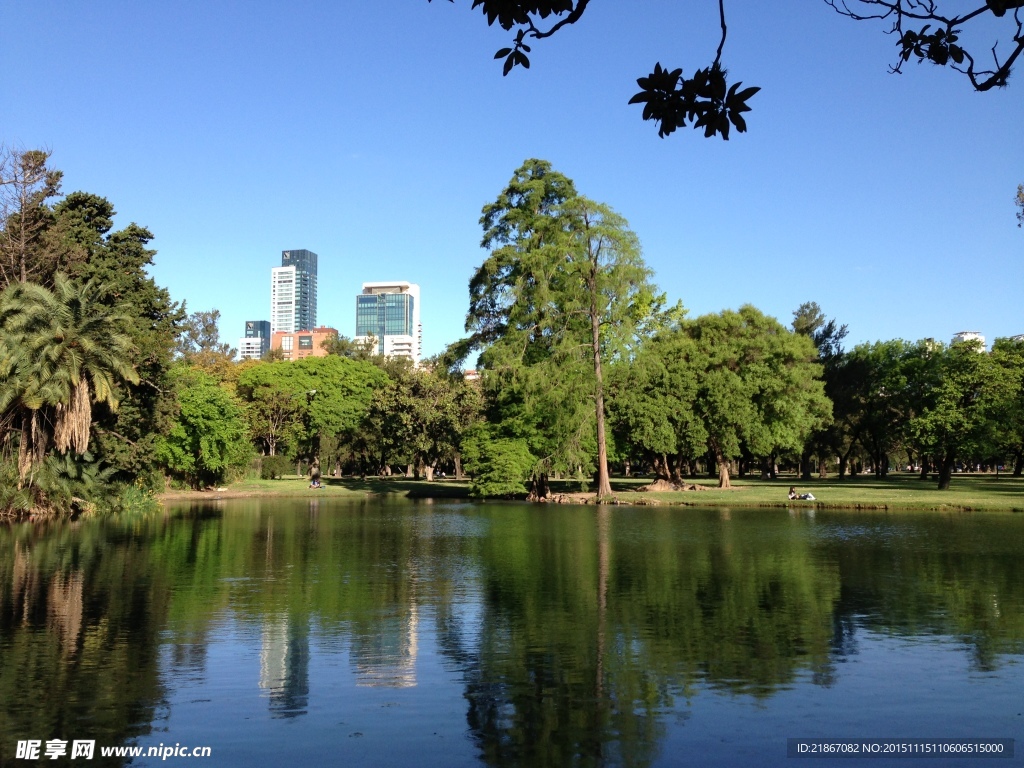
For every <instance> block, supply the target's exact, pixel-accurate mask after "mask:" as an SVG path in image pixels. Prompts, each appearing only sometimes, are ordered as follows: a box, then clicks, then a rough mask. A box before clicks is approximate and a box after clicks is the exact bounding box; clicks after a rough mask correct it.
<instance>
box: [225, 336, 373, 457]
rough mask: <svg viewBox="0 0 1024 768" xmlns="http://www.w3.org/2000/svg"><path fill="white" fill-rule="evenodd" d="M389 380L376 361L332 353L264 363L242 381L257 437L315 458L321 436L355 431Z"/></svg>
mask: <svg viewBox="0 0 1024 768" xmlns="http://www.w3.org/2000/svg"><path fill="white" fill-rule="evenodd" d="M386 381H387V376H386V374H384V372H383V371H381V370H380V369H379V368H377V367H376V366H375V365H373V364H371V363H368V362H365V361H357V360H349V359H347V358H342V357H337V356H335V355H328V356H327V357H306V358H303V359H302V360H296V361H295V362H287V361H282V362H272V363H260V364H259V365H256V366H253V367H252V368H249V369H248V370H246V371H244V372H243V373H242V374H241V375H240V376H239V378H238V385H237V386H238V395H239V397H240V398H241V399H242V401H243V402H245V403H246V404H247V405H248V407H249V409H250V410H249V418H250V426H251V428H252V430H253V437H255V438H256V439H257V440H259V441H261V442H262V443H263V447H264V448H265V449H266V451H267V453H277V452H278V451H279V447H280V445H279V444H280V443H281V442H282V441H283V442H285V444H287V445H289V447H294V448H296V449H301V450H303V451H304V453H305V455H306V456H307V457H308V458H309V459H311V460H312V459H313V458H315V457H316V444H317V441H318V439H319V437H320V436H321V435H328V436H338V435H340V436H342V437H343V438H345V439H351V438H352V437H353V436H354V435H355V433H356V432H357V431H358V430H359V429H360V427H361V425H362V422H363V419H364V418H365V416H366V413H367V412H368V410H369V407H370V401H371V399H372V397H373V393H374V391H375V390H376V389H377V388H379V387H381V386H383V385H384V384H385V382H386Z"/></svg>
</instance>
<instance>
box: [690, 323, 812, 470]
mask: <svg viewBox="0 0 1024 768" xmlns="http://www.w3.org/2000/svg"><path fill="white" fill-rule="evenodd" d="M681 332H682V333H686V334H687V335H688V336H689V337H690V338H691V339H692V340H693V342H694V346H693V350H692V353H691V357H690V364H691V365H693V366H695V368H696V378H697V382H698V389H697V394H696V397H695V399H694V404H693V410H694V413H695V414H697V415H698V417H699V418H700V419H701V421H702V424H703V428H704V430H706V433H707V449H708V450H709V451H710V452H711V454H712V455H713V456H714V459H715V462H716V463H717V464H718V472H719V487H722V488H728V487H729V485H730V482H729V465H728V462H729V460H731V459H734V458H736V457H738V456H739V455H740V453H741V447H745V448H746V449H747V450H748V451H749V452H750V453H751V454H752V455H754V456H759V457H766V458H770V457H772V456H774V455H775V453H776V452H778V451H780V450H791V451H798V450H800V448H801V447H802V446H803V444H804V441H805V440H806V439H807V437H808V435H809V434H810V433H811V432H812V431H813V430H815V429H819V428H821V427H822V426H824V425H825V424H827V423H828V421H829V420H830V419H831V403H829V401H828V398H826V397H825V393H824V388H823V386H822V382H821V380H820V376H821V366H820V365H819V364H818V363H817V362H816V361H815V359H816V355H815V350H814V346H813V344H812V343H811V341H810V340H809V339H808V338H807V337H806V336H802V335H800V334H795V333H792V332H790V331H788V330H786V329H785V328H784V327H783V326H782V325H781V324H780V323H779V322H778V321H777V320H775V319H774V318H771V317H767V316H765V315H764V314H762V313H761V312H759V311H758V310H757V309H756V308H754V307H752V306H750V305H746V306H743V307H740V309H739V311H738V312H733V311H729V310H727V311H724V312H722V313H721V314H717V315H704V316H702V317H699V318H697V319H696V320H694V321H691V322H689V323H687V324H685V325H684V326H683V328H682V329H681Z"/></svg>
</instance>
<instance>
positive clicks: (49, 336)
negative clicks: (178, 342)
mask: <svg viewBox="0 0 1024 768" xmlns="http://www.w3.org/2000/svg"><path fill="white" fill-rule="evenodd" d="M101 292H102V290H101V288H100V287H99V286H97V284H96V283H95V282H92V281H90V282H88V283H86V284H85V285H78V284H76V283H74V282H72V281H71V280H70V279H68V278H67V277H66V276H64V275H62V274H59V273H58V274H57V275H56V276H55V277H54V289H53V291H50V290H48V289H47V288H44V287H43V286H40V285H36V284H34V283H14V284H11V285H9V286H8V287H7V289H6V290H4V292H3V293H2V294H0V361H2V363H0V365H2V370H0V414H5V415H8V418H9V419H10V420H9V421H8V423H11V421H13V422H14V423H20V427H19V428H20V433H21V437H20V441H19V448H18V479H19V487H20V485H22V484H24V483H25V482H26V480H29V482H31V481H30V479H29V478H30V473H31V472H32V469H33V467H34V466H38V465H40V464H41V463H42V461H43V459H44V457H45V456H46V454H47V452H48V451H49V450H50V448H51V447H55V448H56V449H57V451H58V452H60V453H62V454H63V453H67V452H68V451H69V450H73V451H74V452H75V453H78V454H83V453H85V452H86V450H87V449H88V446H89V434H90V428H91V426H92V403H93V402H94V401H95V402H103V403H105V404H106V405H107V406H108V407H109V408H110V409H111V410H116V409H117V406H118V397H117V388H116V387H117V382H118V381H119V380H122V381H130V382H138V374H137V373H136V372H135V369H134V368H133V366H132V364H131V362H130V359H131V352H132V349H131V341H130V339H129V337H128V336H127V335H126V334H125V333H124V332H123V327H124V324H125V321H126V318H125V317H124V316H123V315H119V314H115V313H113V312H111V311H110V310H108V308H107V307H105V306H103V305H102V304H99V303H98V302H96V301H95V300H94V299H95V296H96V295H97V294H99V293H101Z"/></svg>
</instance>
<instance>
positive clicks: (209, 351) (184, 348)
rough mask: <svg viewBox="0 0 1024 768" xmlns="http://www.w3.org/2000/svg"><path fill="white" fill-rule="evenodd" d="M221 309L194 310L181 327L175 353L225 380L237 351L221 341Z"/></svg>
mask: <svg viewBox="0 0 1024 768" xmlns="http://www.w3.org/2000/svg"><path fill="white" fill-rule="evenodd" d="M219 322H220V310H217V309H213V310H210V311H209V312H203V311H199V312H193V313H191V314H190V315H189V316H188V317H186V318H185V321H184V322H183V323H182V324H181V326H180V328H179V329H178V338H177V341H176V343H175V346H174V354H175V356H176V357H177V358H179V359H181V360H184V361H185V362H187V363H188V364H189V365H192V366H195V367H196V368H199V369H201V370H203V371H205V372H206V373H208V374H210V375H211V376H213V377H214V378H215V379H217V380H218V381H225V380H226V379H227V378H228V377H229V376H230V371H231V369H232V368H233V367H234V363H233V361H234V358H235V354H236V352H237V350H235V349H233V348H232V347H231V345H230V344H227V343H222V342H221V340H220V330H219V328H218V324H219Z"/></svg>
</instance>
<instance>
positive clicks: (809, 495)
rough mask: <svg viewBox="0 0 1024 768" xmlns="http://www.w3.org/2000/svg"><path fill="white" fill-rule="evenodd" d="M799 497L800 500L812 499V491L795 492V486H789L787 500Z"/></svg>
mask: <svg viewBox="0 0 1024 768" xmlns="http://www.w3.org/2000/svg"><path fill="white" fill-rule="evenodd" d="M793 499H800V500H801V501H814V494H813V493H797V492H796V486H793V485H791V486H789V500H790V501H792V500H793Z"/></svg>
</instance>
